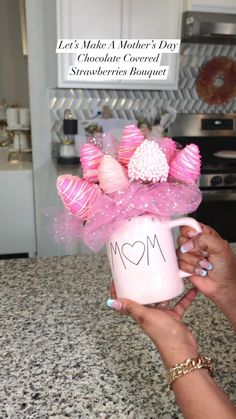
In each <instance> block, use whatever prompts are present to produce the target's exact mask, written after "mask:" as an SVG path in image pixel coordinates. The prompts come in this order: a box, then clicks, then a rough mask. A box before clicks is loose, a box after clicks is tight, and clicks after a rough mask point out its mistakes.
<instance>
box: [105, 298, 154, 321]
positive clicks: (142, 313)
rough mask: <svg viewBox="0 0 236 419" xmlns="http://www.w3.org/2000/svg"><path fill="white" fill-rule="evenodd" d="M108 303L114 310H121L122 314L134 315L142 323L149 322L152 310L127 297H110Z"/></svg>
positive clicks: (133, 317)
mask: <svg viewBox="0 0 236 419" xmlns="http://www.w3.org/2000/svg"><path fill="white" fill-rule="evenodd" d="M107 305H108V307H110V308H113V310H116V311H119V313H121V314H126V315H128V316H130V317H132V319H134V320H135V321H136V322H137V323H139V324H140V325H142V324H143V323H144V322H147V321H148V319H149V318H150V312H149V310H148V309H147V308H146V307H144V306H142V305H141V304H138V303H136V302H135V301H132V300H128V299H126V298H119V299H116V300H112V299H109V300H107Z"/></svg>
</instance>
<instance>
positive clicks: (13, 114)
mask: <svg viewBox="0 0 236 419" xmlns="http://www.w3.org/2000/svg"><path fill="white" fill-rule="evenodd" d="M6 115H7V125H8V126H9V127H15V126H16V125H18V124H19V121H18V108H8V109H7V110H6Z"/></svg>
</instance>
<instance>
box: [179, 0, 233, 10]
mask: <svg viewBox="0 0 236 419" xmlns="http://www.w3.org/2000/svg"><path fill="white" fill-rule="evenodd" d="M186 10H194V11H196V12H212V13H214V12H215V13H236V0H224V1H222V0H187V2H186Z"/></svg>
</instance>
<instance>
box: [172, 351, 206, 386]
mask: <svg viewBox="0 0 236 419" xmlns="http://www.w3.org/2000/svg"><path fill="white" fill-rule="evenodd" d="M200 368H205V369H206V370H207V372H208V373H209V374H210V375H212V373H213V363H212V360H211V358H209V357H208V356H203V355H199V357H197V358H188V359H186V360H185V361H184V362H180V363H179V364H175V365H174V366H173V367H171V368H169V369H168V370H167V380H168V384H169V385H170V387H171V385H172V383H173V382H174V381H175V380H177V378H180V377H182V376H183V375H185V374H188V373H189V372H191V371H194V370H199V369H200Z"/></svg>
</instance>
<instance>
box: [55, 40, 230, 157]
mask: <svg viewBox="0 0 236 419" xmlns="http://www.w3.org/2000/svg"><path fill="white" fill-rule="evenodd" d="M216 56H227V57H229V58H233V59H236V46H235V45H209V44H182V46H181V55H180V70H179V85H178V90H158V91H155V90H112V89H111V90H107V89H50V96H49V100H50V104H49V105H50V114H51V132H52V136H51V138H52V143H54V145H56V144H55V143H58V141H59V138H60V136H61V130H62V119H63V114H64V110H65V109H67V108H69V109H71V110H72V113H73V114H74V116H75V117H76V118H78V119H81V120H83V119H89V118H92V117H93V116H94V109H97V108H102V107H103V106H104V105H108V106H109V107H110V108H111V110H112V116H113V117H115V118H128V119H137V117H139V116H140V115H142V114H145V115H146V116H147V115H148V112H150V110H151V109H153V108H160V109H165V108H166V107H167V106H171V107H172V108H174V109H176V110H177V112H178V113H208V114H210V113H216V114H217V113H227V112H236V97H235V98H234V99H233V100H231V101H230V102H228V103H227V104H225V105H218V106H215V105H214V106H212V105H208V104H207V103H205V102H203V101H202V100H201V98H199V96H198V94H197V92H196V89H195V82H196V78H197V76H198V73H199V69H200V67H201V66H202V64H203V63H204V62H207V61H209V60H210V59H211V58H213V57H216ZM52 145H53V144H52ZM53 148H54V147H53ZM53 154H54V153H53Z"/></svg>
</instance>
